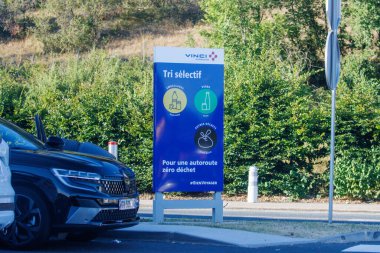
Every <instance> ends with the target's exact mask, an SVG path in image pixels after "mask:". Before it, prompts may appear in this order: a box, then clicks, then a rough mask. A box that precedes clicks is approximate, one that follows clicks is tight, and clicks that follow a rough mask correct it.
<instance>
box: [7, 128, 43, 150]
mask: <svg viewBox="0 0 380 253" xmlns="http://www.w3.org/2000/svg"><path fill="white" fill-rule="evenodd" d="M0 136H1V137H2V138H3V140H5V141H6V142H7V143H8V145H9V148H11V149H12V148H13V149H31V150H35V149H37V147H36V145H34V144H33V143H32V142H31V141H30V140H28V139H27V138H25V136H23V135H21V134H19V133H17V132H16V131H14V130H13V129H11V128H8V127H6V126H4V125H2V124H0Z"/></svg>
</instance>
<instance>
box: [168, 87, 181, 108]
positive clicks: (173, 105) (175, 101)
mask: <svg viewBox="0 0 380 253" xmlns="http://www.w3.org/2000/svg"><path fill="white" fill-rule="evenodd" d="M181 107H182V106H181V101H180V100H178V95H177V92H176V91H173V94H172V102H171V104H170V105H169V109H171V110H178V111H181Z"/></svg>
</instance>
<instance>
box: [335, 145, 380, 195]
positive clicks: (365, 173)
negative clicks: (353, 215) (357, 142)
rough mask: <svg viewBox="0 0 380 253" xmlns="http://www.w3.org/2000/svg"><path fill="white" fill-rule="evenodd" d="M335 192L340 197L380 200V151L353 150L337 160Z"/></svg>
mask: <svg viewBox="0 0 380 253" xmlns="http://www.w3.org/2000/svg"><path fill="white" fill-rule="evenodd" d="M335 192H336V194H337V196H340V197H350V198H354V199H364V200H379V199H380V149H379V146H377V147H372V148H369V149H363V148H351V149H348V150H345V151H342V153H341V155H340V156H339V157H338V158H337V160H336V170H335Z"/></svg>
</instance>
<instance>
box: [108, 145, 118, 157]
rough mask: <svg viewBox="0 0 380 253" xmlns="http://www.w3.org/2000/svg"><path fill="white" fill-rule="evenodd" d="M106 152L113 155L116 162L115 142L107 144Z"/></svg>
mask: <svg viewBox="0 0 380 253" xmlns="http://www.w3.org/2000/svg"><path fill="white" fill-rule="evenodd" d="M108 152H109V153H111V154H112V155H114V156H115V157H116V160H117V142H116V141H109V142H108Z"/></svg>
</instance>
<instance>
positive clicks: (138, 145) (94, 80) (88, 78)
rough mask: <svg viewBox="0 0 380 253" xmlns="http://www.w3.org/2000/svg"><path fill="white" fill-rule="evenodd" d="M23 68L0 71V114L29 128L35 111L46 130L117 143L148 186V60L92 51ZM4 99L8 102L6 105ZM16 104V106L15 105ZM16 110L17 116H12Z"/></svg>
mask: <svg viewBox="0 0 380 253" xmlns="http://www.w3.org/2000/svg"><path fill="white" fill-rule="evenodd" d="M23 68H26V69H27V71H26V72H27V74H25V76H18V75H19V74H20V73H21V72H22V68H21V69H19V70H17V71H18V72H17V74H15V75H12V73H10V72H11V71H3V72H0V74H1V76H2V77H4V78H1V81H0V82H1V83H0V84H1V87H2V89H1V91H3V90H4V91H5V93H3V92H2V93H1V98H2V101H3V103H4V106H3V107H1V108H3V109H2V116H3V117H6V118H8V119H11V120H12V121H14V122H16V123H18V124H19V125H20V126H22V127H26V128H27V129H29V131H31V132H32V131H33V121H32V120H31V117H32V116H33V115H34V114H35V113H40V115H41V116H42V118H43V122H44V124H45V127H46V131H47V133H48V135H57V134H59V135H63V136H64V137H66V138H69V139H76V140H79V141H90V142H93V143H96V144H98V145H100V146H102V147H104V148H106V146H107V143H108V141H110V140H115V141H117V142H118V143H119V152H120V153H119V155H120V159H121V160H122V161H123V162H125V163H126V164H127V165H129V166H131V167H132V168H133V169H134V170H135V172H136V174H137V178H138V186H139V189H140V190H141V191H144V192H147V191H150V190H151V183H152V182H151V181H152V179H151V178H152V176H151V174H152V173H151V171H152V168H151V161H152V135H153V132H152V127H153V126H152V91H151V80H152V76H151V71H149V70H150V69H151V65H150V64H147V63H143V62H141V61H139V60H134V59H131V60H129V61H128V62H125V61H121V60H120V59H117V58H112V57H111V58H109V57H107V55H106V54H105V53H101V52H92V53H91V54H90V55H89V56H88V57H86V58H85V59H80V58H74V59H71V60H69V61H68V62H67V63H55V64H53V65H52V66H50V67H47V66H43V65H41V66H33V67H31V66H27V65H26V66H25V67H23ZM8 105H12V106H13V107H11V106H8ZM14 107H15V108H14ZM17 115H19V117H17Z"/></svg>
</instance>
